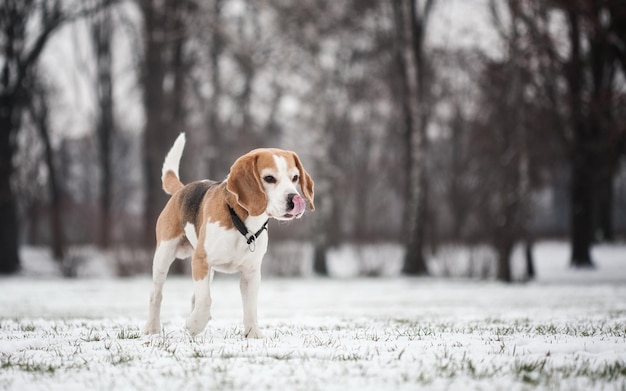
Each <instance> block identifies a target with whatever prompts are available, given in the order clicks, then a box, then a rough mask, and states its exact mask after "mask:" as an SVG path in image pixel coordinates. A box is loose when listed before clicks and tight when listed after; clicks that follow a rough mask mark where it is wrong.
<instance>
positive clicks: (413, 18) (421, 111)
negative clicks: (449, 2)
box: [393, 0, 434, 275]
mask: <svg viewBox="0 0 626 391" xmlns="http://www.w3.org/2000/svg"><path fill="white" fill-rule="evenodd" d="M433 4H434V0H427V1H426V3H425V5H424V7H423V9H421V10H420V9H419V8H418V4H417V2H416V1H414V0H394V2H393V6H394V16H395V26H396V37H397V38H396V39H397V50H398V54H397V63H398V69H399V70H400V75H401V78H402V80H403V82H402V87H401V88H402V89H401V94H400V95H401V100H402V107H403V111H404V120H405V123H404V126H405V132H406V138H405V145H406V148H407V149H406V152H405V153H406V157H405V158H406V161H407V168H406V172H407V176H408V178H409V180H408V188H407V208H406V209H407V210H406V213H405V215H406V216H407V217H406V218H407V220H406V224H405V227H406V232H407V238H406V243H407V245H406V247H407V251H406V255H405V259H404V267H403V272H404V273H405V274H408V275H419V274H428V269H427V267H426V258H425V254H424V247H425V237H426V213H427V205H428V203H427V192H428V191H427V184H428V182H427V173H426V161H427V160H426V155H427V151H428V139H427V134H426V129H427V127H428V122H429V116H430V107H429V104H430V103H429V101H428V96H427V93H426V91H427V89H426V84H425V83H426V80H427V78H426V73H427V68H428V64H427V60H426V57H425V52H424V41H425V40H424V38H425V34H426V26H427V23H428V17H429V15H430V11H431V9H432V7H433Z"/></svg>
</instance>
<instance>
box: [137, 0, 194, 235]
mask: <svg viewBox="0 0 626 391" xmlns="http://www.w3.org/2000/svg"><path fill="white" fill-rule="evenodd" d="M139 6H140V9H141V12H142V16H143V41H144V56H143V63H142V66H141V69H142V75H141V85H142V87H143V104H144V110H145V116H146V124H145V129H144V133H143V146H144V149H143V152H144V156H143V162H144V178H145V190H144V197H145V202H144V230H143V232H144V240H143V242H144V245H145V246H146V247H152V246H153V245H154V242H155V238H154V226H155V225H156V220H157V218H158V216H159V213H160V211H161V209H162V208H163V206H164V205H165V203H166V201H167V197H166V195H165V194H164V193H163V191H161V190H160V189H161V165H162V163H163V157H164V156H165V154H166V153H167V150H168V149H169V147H170V146H171V144H172V142H173V140H174V138H175V137H176V135H177V134H178V133H179V132H181V131H184V130H185V128H184V120H185V75H186V74H187V71H188V67H189V64H188V61H189V58H188V56H187V52H186V44H187V42H188V38H189V35H188V33H189V29H188V28H189V27H190V23H191V21H192V20H193V16H194V10H195V9H196V4H195V2H194V1H192V0H185V1H178V0H165V1H155V0H139Z"/></svg>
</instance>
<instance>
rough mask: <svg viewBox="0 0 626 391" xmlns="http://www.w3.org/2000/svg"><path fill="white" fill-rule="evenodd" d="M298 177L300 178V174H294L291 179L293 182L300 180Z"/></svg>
mask: <svg viewBox="0 0 626 391" xmlns="http://www.w3.org/2000/svg"><path fill="white" fill-rule="evenodd" d="M298 178H299V176H298V175H294V176H293V178H291V181H292V182H298Z"/></svg>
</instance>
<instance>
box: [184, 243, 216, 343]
mask: <svg viewBox="0 0 626 391" xmlns="http://www.w3.org/2000/svg"><path fill="white" fill-rule="evenodd" d="M198 248H199V247H198ZM198 248H197V249H196V251H195V252H194V254H193V259H192V261H191V273H192V276H193V288H194V289H193V291H194V293H193V295H194V296H193V297H194V299H193V311H192V312H191V315H190V316H189V318H188V319H187V331H189V334H190V335H191V336H192V337H193V336H196V335H198V334H200V333H201V332H202V330H204V328H205V327H206V325H207V323H209V320H211V287H210V283H211V279H212V278H211V277H212V274H213V272H212V270H209V264H208V261H207V257H206V253H204V251H203V250H198Z"/></svg>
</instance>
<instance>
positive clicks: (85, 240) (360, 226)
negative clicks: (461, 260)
mask: <svg viewBox="0 0 626 391" xmlns="http://www.w3.org/2000/svg"><path fill="white" fill-rule="evenodd" d="M0 1H1V3H0V4H1V5H0V7H1V10H0V11H1V15H0V29H1V33H0V49H1V53H0V67H1V69H0V72H1V73H0V128H1V129H0V135H1V137H0V254H1V255H0V272H1V273H4V274H11V273H14V272H16V271H18V270H19V267H20V256H19V248H20V247H21V246H49V247H50V249H51V252H52V254H53V257H54V258H55V259H57V260H58V261H59V265H61V267H62V268H63V271H64V273H65V274H66V275H68V276H71V275H73V274H75V269H76V267H77V263H79V262H80V260H81V255H80V254H81V252H80V250H79V249H81V248H86V247H89V246H91V247H94V248H97V249H98V250H97V251H99V252H103V253H108V254H110V259H111V260H112V262H114V263H115V268H116V270H117V273H118V274H119V275H132V274H136V273H143V272H146V271H148V270H150V263H151V252H152V249H153V246H154V240H155V239H154V224H155V221H156V218H157V216H158V213H159V212H160V210H161V208H162V207H163V205H164V204H165V202H166V200H167V197H166V195H165V194H164V193H163V191H162V190H161V184H160V169H161V165H162V162H163V158H164V156H165V154H166V152H167V150H168V149H169V147H170V146H171V145H172V142H173V140H174V139H175V137H176V136H177V135H178V133H179V132H182V131H184V132H187V137H188V144H187V147H186V151H185V153H184V155H183V161H182V165H183V167H182V168H181V176H182V179H183V181H184V182H190V181H192V180H196V179H202V178H212V179H221V178H223V177H225V175H226V174H227V173H228V170H229V167H230V165H231V164H232V162H233V161H234V160H235V159H236V158H237V157H238V156H240V155H241V154H243V153H245V152H247V151H248V150H250V149H252V148H255V147H262V146H276V147H281V148H286V149H293V150H295V151H296V152H298V153H299V155H300V157H301V158H302V160H303V162H304V165H305V167H306V168H307V169H308V170H309V172H310V173H311V174H312V176H313V178H314V179H315V181H316V187H315V190H316V205H317V206H318V209H317V210H316V211H315V212H314V213H307V214H306V215H305V217H304V218H303V219H302V220H300V221H298V222H294V223H291V224H286V225H281V224H277V223H272V225H271V226H270V231H271V235H272V241H271V244H270V246H272V248H271V249H270V253H271V252H273V253H274V254H275V255H276V254H278V253H281V251H282V255H281V256H277V257H278V258H281V257H282V258H284V259H286V260H287V261H286V262H296V263H299V262H300V260H299V259H298V257H301V256H302V254H303V253H302V252H298V251H297V250H298V249H299V248H300V247H301V246H300V244H306V245H307V246H308V247H307V248H310V251H308V252H306V254H308V255H307V256H308V257H310V258H311V265H312V267H313V268H314V270H315V272H317V273H319V274H322V275H323V274H327V273H328V268H327V254H328V251H329V250H330V249H332V248H336V247H337V246H339V245H341V244H343V243H351V244H354V245H359V244H374V243H382V244H384V243H395V244H398V245H400V246H401V247H402V248H403V258H404V263H403V265H404V266H403V270H402V271H403V272H404V273H405V274H409V275H424V274H428V272H429V270H428V260H429V259H431V258H432V257H433V255H434V254H437V252H438V251H440V249H441V248H443V247H445V246H446V245H450V244H458V245H463V246H467V247H469V248H471V247H473V246H483V247H485V246H486V247H487V248H489V249H490V251H491V254H493V257H494V259H495V261H494V263H493V270H492V271H491V272H490V273H492V275H493V276H495V277H496V278H498V279H499V280H502V281H511V280H512V272H511V262H510V259H511V254H512V251H513V249H514V247H515V246H517V245H523V246H525V248H526V249H527V260H528V263H527V267H526V273H527V276H528V278H532V274H533V268H532V244H533V243H534V242H535V241H537V240H541V239H545V238H559V239H564V240H567V241H568V242H569V243H570V247H571V264H572V266H573V267H590V266H593V259H592V257H591V252H590V249H591V247H592V246H593V244H594V243H597V242H599V241H615V240H623V238H624V234H625V233H626V170H625V167H624V146H625V144H624V143H625V141H626V102H625V97H626V95H625V93H626V88H625V87H626V80H625V77H624V76H625V74H626V73H625V71H626V5H625V3H624V1H622V0H553V1H544V0H518V1H515V0H473V1H462V0H393V1H377V0H299V1H289V0H118V1H115V0H81V1H74V0H0ZM286 241H289V242H286ZM281 243H283V244H284V243H292V245H291V246H283V247H282V250H280V248H281V247H280V246H281ZM293 243H296V244H295V245H293ZM294 254H295V255H294ZM298 254H300V255H298ZM294 257H295V259H296V260H295V261H294V260H293V258H294ZM279 273H280V272H279ZM363 273H364V274H376V270H369V271H368V270H365V271H364V272H363ZM487 274H489V273H487Z"/></svg>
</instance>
